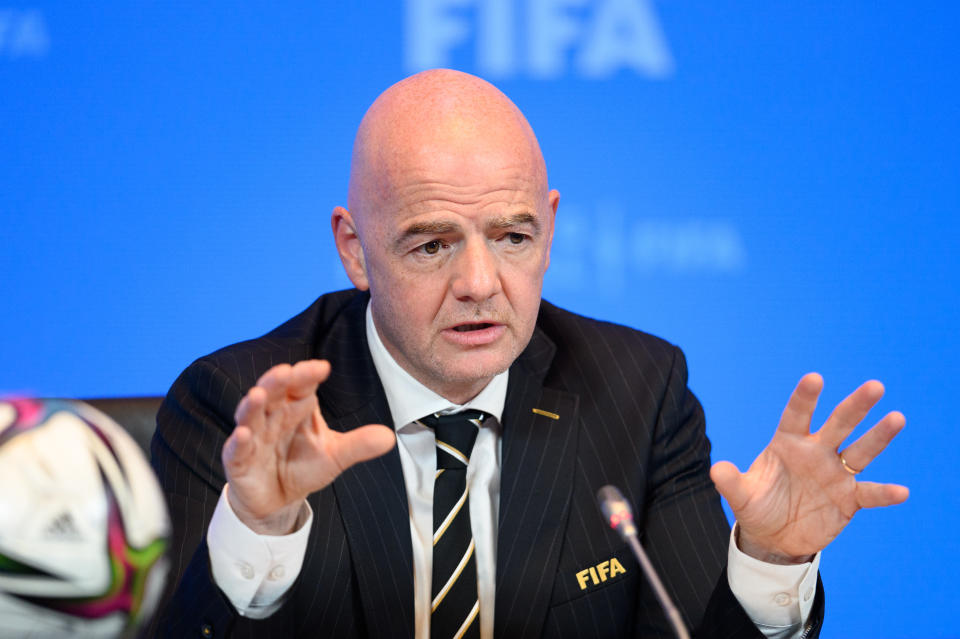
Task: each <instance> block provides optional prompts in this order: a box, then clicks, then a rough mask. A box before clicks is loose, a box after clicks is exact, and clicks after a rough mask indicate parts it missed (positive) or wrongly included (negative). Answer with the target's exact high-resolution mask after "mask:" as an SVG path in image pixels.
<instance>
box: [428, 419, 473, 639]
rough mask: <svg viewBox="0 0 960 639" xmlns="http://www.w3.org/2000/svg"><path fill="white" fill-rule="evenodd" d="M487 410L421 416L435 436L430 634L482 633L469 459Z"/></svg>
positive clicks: (447, 637)
mask: <svg viewBox="0 0 960 639" xmlns="http://www.w3.org/2000/svg"><path fill="white" fill-rule="evenodd" d="M484 417H485V415H484V413H482V412H480V411H475V410H473V411H465V412H462V413H456V414H454V415H439V416H437V415H431V416H430V417H425V418H423V419H422V420H421V422H422V423H423V425H425V426H428V427H430V428H432V429H433V430H434V433H435V434H436V438H437V474H436V476H435V478H434V482H433V582H432V583H433V587H432V594H433V601H432V604H431V613H430V637H431V639H453V638H457V639H459V638H460V637H479V636H480V600H479V599H478V598H477V562H476V558H475V557H474V542H473V532H472V530H471V528H470V503H469V495H468V491H467V464H468V463H469V461H470V451H472V450H473V442H474V441H476V439H477V432H478V431H479V428H480V424H481V423H482V422H483V419H484Z"/></svg>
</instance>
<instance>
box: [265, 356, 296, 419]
mask: <svg viewBox="0 0 960 639" xmlns="http://www.w3.org/2000/svg"><path fill="white" fill-rule="evenodd" d="M292 371H293V366H291V365H290V364H277V365H276V366H274V367H272V368H271V369H270V370H268V371H267V372H266V373H264V374H263V375H261V376H260V379H258V380H257V386H259V387H260V388H262V389H263V390H264V391H266V393H267V410H268V411H269V410H271V409H272V408H273V407H274V406H275V405H276V404H277V403H278V402H280V401H283V400H284V399H286V397H287V387H288V386H289V385H290V376H291V372H292Z"/></svg>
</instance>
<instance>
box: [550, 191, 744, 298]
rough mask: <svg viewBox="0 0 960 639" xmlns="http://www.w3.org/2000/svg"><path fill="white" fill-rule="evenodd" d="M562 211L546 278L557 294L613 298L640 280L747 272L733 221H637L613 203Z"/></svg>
mask: <svg viewBox="0 0 960 639" xmlns="http://www.w3.org/2000/svg"><path fill="white" fill-rule="evenodd" d="M560 209H561V211H560V213H558V214H557V225H556V230H555V232H554V236H553V248H552V250H551V260H550V270H549V271H548V275H547V278H548V279H549V281H550V286H551V288H553V289H555V290H563V291H565V292H572V293H573V292H575V293H583V294H598V293H599V294H604V295H606V294H610V295H615V294H619V293H620V292H622V291H623V290H624V289H625V288H626V287H628V286H629V285H630V283H631V282H636V281H637V280H638V279H643V278H653V277H660V276H662V275H671V276H675V277H687V278H699V277H705V276H708V277H709V276H713V277H715V276H718V275H719V276H736V275H739V274H741V273H743V272H744V271H745V270H746V267H747V262H748V253H747V245H746V241H745V239H744V237H743V235H742V233H741V232H740V229H739V227H738V226H737V225H736V224H735V223H734V222H733V221H731V220H723V219H705V218H695V217H693V218H672V217H665V218H659V219H658V218H649V217H646V216H635V215H631V214H630V213H629V212H628V209H627V208H626V207H624V206H622V205H621V204H620V203H618V202H616V201H606V202H598V203H597V204H596V205H594V206H590V207H582V206H580V205H578V204H576V203H567V204H563V203H562V202H561V204H560Z"/></svg>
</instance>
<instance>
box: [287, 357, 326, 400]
mask: <svg viewBox="0 0 960 639" xmlns="http://www.w3.org/2000/svg"><path fill="white" fill-rule="evenodd" d="M329 376H330V362H328V361H326V360H322V359H308V360H304V361H302V362H297V363H296V364H294V366H293V368H292V369H291V371H290V379H289V383H288V386H287V397H290V398H291V399H304V398H306V397H310V396H312V395H313V394H314V393H316V392H317V386H318V385H319V384H322V383H323V382H325V381H326V380H327V377H329Z"/></svg>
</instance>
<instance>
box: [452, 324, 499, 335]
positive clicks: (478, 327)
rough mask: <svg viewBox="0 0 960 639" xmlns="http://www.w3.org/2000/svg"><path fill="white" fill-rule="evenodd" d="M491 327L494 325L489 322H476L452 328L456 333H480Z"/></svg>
mask: <svg viewBox="0 0 960 639" xmlns="http://www.w3.org/2000/svg"><path fill="white" fill-rule="evenodd" d="M491 326H495V324H491V323H490V322H477V323H475V324H460V325H459V326H454V327H453V330H455V331H457V332H458V333H469V332H471V331H482V330H483V329H485V328H490V327H491Z"/></svg>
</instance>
